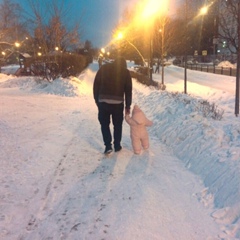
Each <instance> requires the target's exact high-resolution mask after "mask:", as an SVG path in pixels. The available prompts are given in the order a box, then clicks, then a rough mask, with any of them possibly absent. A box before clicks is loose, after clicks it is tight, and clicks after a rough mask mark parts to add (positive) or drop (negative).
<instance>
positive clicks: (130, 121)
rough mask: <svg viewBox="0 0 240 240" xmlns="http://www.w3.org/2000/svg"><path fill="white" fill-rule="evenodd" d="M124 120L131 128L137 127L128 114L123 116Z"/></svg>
mask: <svg viewBox="0 0 240 240" xmlns="http://www.w3.org/2000/svg"><path fill="white" fill-rule="evenodd" d="M125 120H126V122H127V123H128V124H129V125H131V126H133V125H137V123H136V122H135V121H134V120H133V119H132V118H131V117H130V115H129V114H127V115H125Z"/></svg>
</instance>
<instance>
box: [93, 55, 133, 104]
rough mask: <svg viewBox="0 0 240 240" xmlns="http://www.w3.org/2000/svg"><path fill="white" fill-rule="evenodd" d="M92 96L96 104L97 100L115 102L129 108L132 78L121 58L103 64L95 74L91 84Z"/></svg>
mask: <svg viewBox="0 0 240 240" xmlns="http://www.w3.org/2000/svg"><path fill="white" fill-rule="evenodd" d="M93 96H94V99H95V102H96V104H98V102H99V100H102V99H108V100H117V101H122V102H124V97H125V107H126V108H130V106H131V103H132V78H131V75H130V72H129V70H128V69H127V65H126V61H125V60H124V59H122V58H120V59H116V60H115V61H114V62H113V63H107V64H104V65H103V66H102V67H101V68H100V69H99V70H98V72H97V74H96V76H95V79H94V84H93Z"/></svg>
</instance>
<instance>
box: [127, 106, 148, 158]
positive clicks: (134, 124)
mask: <svg viewBox="0 0 240 240" xmlns="http://www.w3.org/2000/svg"><path fill="white" fill-rule="evenodd" d="M125 120H126V122H127V123H128V124H129V125H130V136H131V140H132V147H133V151H134V153H135V154H140V153H141V151H142V148H143V149H145V150H146V149H148V148H149V138H148V132H147V128H146V127H150V126H152V124H153V122H152V121H150V120H149V119H147V117H146V116H145V114H144V113H143V111H142V110H141V109H140V108H139V107H138V106H137V105H135V106H134V108H133V111H132V117H130V116H129V115H126V116H125Z"/></svg>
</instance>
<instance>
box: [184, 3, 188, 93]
mask: <svg viewBox="0 0 240 240" xmlns="http://www.w3.org/2000/svg"><path fill="white" fill-rule="evenodd" d="M187 6H188V2H187V0H185V46H184V47H185V54H184V93H185V94H186V93H187V29H188V21H187Z"/></svg>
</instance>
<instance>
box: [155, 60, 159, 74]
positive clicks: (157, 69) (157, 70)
mask: <svg viewBox="0 0 240 240" xmlns="http://www.w3.org/2000/svg"><path fill="white" fill-rule="evenodd" d="M159 67H160V60H159V59H158V61H157V66H156V69H155V73H156V72H158V73H159Z"/></svg>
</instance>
